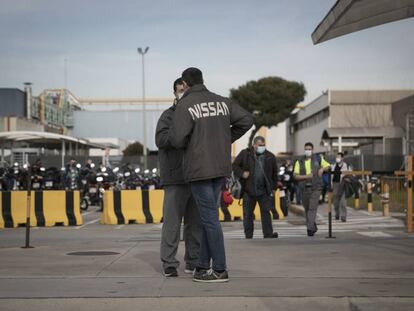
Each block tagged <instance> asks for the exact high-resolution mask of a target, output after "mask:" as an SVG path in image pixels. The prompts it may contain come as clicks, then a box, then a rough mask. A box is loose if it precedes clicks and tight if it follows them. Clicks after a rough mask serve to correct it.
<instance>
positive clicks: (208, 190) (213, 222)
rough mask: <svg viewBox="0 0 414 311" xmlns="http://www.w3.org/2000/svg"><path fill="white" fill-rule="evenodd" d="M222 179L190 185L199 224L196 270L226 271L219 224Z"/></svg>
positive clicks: (222, 239) (196, 182) (221, 232)
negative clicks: (197, 211) (198, 250)
mask: <svg viewBox="0 0 414 311" xmlns="http://www.w3.org/2000/svg"><path fill="white" fill-rule="evenodd" d="M223 184H224V178H221V177H220V178H214V179H207V180H202V181H195V182H192V183H191V192H192V193H193V197H194V199H195V201H196V203H197V206H198V210H199V214H200V218H201V224H202V227H203V229H202V234H201V245H200V255H199V264H198V268H202V269H210V261H211V260H212V261H213V266H212V268H213V269H214V270H226V254H225V250H224V238H223V230H222V229H221V225H220V222H219V212H218V207H219V202H220V195H221V189H222V187H223Z"/></svg>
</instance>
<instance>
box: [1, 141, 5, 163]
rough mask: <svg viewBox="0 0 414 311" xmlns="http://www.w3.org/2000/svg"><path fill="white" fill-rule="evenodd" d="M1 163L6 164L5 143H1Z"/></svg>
mask: <svg viewBox="0 0 414 311" xmlns="http://www.w3.org/2000/svg"><path fill="white" fill-rule="evenodd" d="M1 165H2V166H3V165H4V145H1Z"/></svg>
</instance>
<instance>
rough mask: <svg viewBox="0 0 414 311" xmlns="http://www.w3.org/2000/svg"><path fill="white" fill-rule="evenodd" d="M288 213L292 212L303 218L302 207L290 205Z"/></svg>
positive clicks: (303, 211)
mask: <svg viewBox="0 0 414 311" xmlns="http://www.w3.org/2000/svg"><path fill="white" fill-rule="evenodd" d="M289 212H292V213H293V214H295V215H298V216H302V217H305V209H304V208H303V206H302V205H297V204H292V203H290V205H289Z"/></svg>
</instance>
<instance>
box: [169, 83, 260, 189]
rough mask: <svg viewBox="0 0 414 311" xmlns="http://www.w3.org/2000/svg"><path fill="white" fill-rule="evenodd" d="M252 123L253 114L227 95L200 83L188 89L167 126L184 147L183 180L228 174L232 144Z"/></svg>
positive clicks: (177, 143)
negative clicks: (219, 93) (208, 88)
mask: <svg viewBox="0 0 414 311" xmlns="http://www.w3.org/2000/svg"><path fill="white" fill-rule="evenodd" d="M252 125H253V117H252V115H251V114H250V113H248V112H247V111H246V110H244V109H243V108H241V107H240V106H239V105H238V104H236V103H234V102H232V101H231V100H230V99H229V98H225V97H222V96H220V95H217V94H214V93H212V92H210V91H209V90H207V88H206V87H205V86H204V85H202V84H199V85H195V86H193V87H191V88H190V89H188V90H187V91H186V92H185V93H184V95H183V97H182V98H181V99H180V101H179V104H178V105H177V108H176V111H175V113H174V116H173V122H172V127H171V129H170V133H169V136H170V141H171V144H172V146H174V147H175V148H184V149H185V150H184V160H183V168H184V178H185V180H186V181H197V180H206V179H212V178H216V177H226V176H230V175H231V170H232V169H231V144H232V143H233V142H234V141H236V140H237V139H239V138H240V137H241V136H243V134H244V133H246V132H247V131H248V130H249V129H250V128H251V127H252Z"/></svg>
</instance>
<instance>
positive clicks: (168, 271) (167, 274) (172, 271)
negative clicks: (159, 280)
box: [164, 267, 178, 278]
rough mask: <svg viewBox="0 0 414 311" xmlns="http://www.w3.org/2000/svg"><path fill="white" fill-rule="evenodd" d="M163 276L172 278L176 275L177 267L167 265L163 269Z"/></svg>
mask: <svg viewBox="0 0 414 311" xmlns="http://www.w3.org/2000/svg"><path fill="white" fill-rule="evenodd" d="M164 276H165V277H167V278H173V277H177V276H178V272H177V269H176V268H174V267H168V268H165V269H164Z"/></svg>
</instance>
